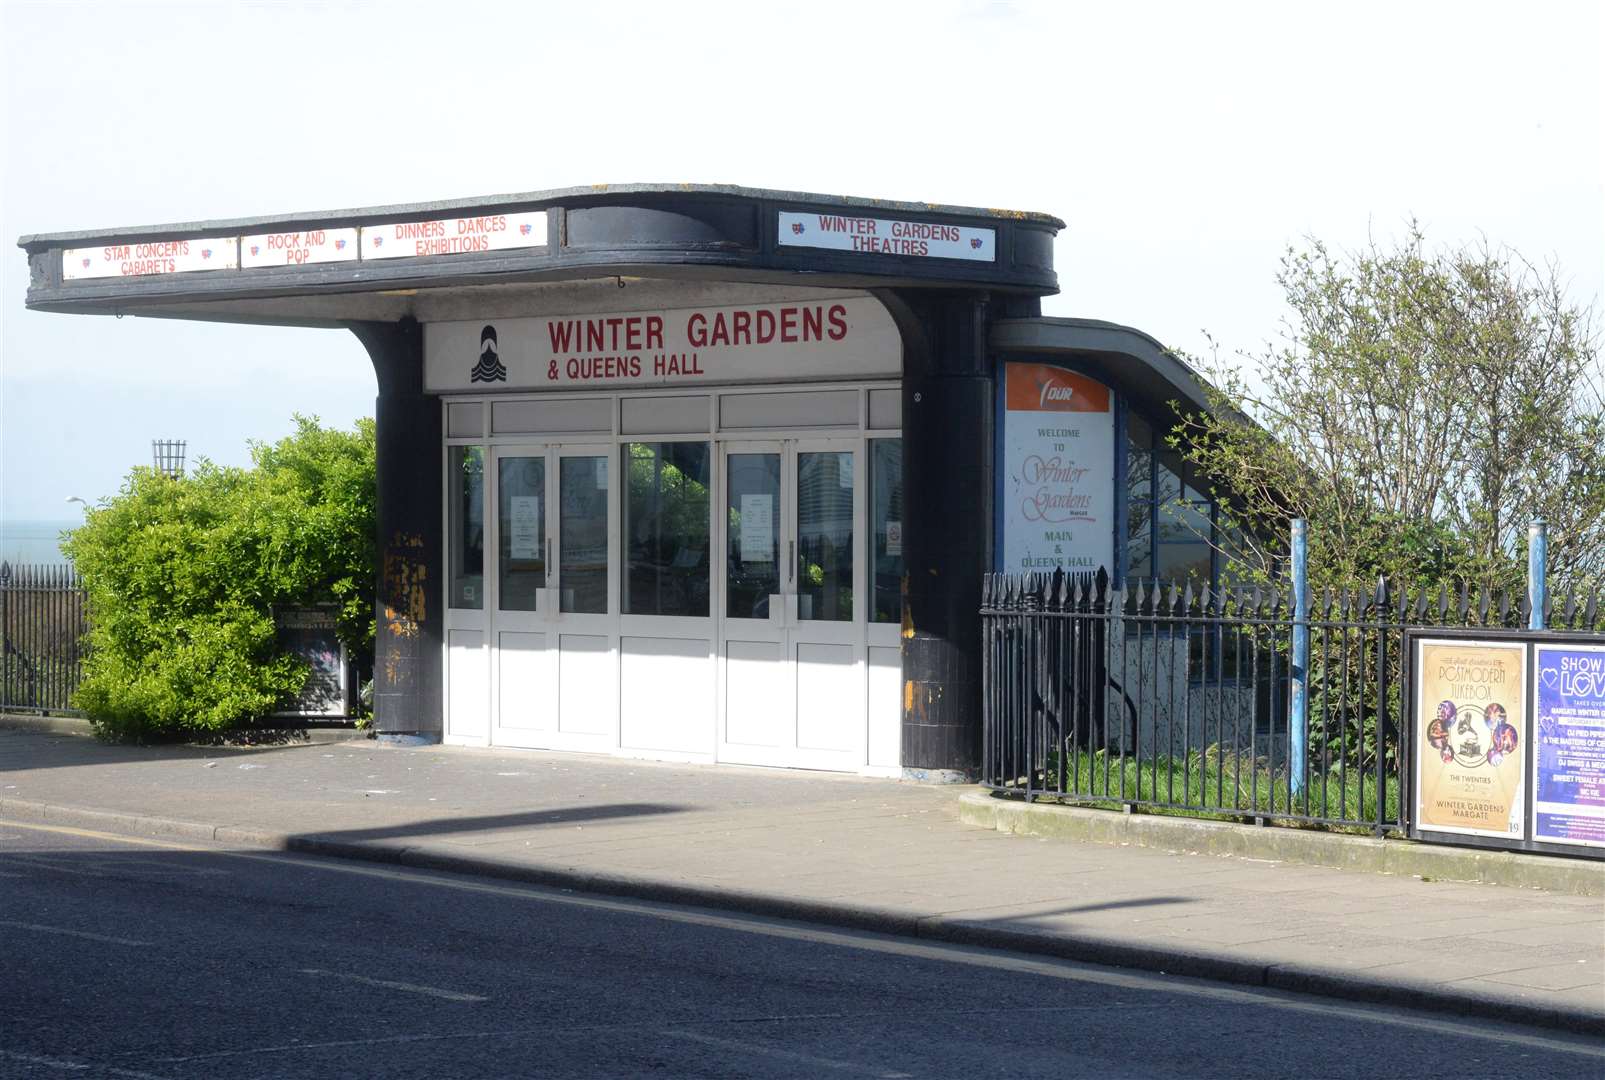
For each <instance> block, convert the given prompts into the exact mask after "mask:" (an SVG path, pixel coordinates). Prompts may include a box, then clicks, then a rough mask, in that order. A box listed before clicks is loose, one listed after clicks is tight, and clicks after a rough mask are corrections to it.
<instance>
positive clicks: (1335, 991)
mask: <svg viewBox="0 0 1605 1080" xmlns="http://www.w3.org/2000/svg"><path fill="white" fill-rule="evenodd" d="M966 790H967V789H966ZM960 793H961V789H955V788H951V787H933V786H922V785H916V784H907V783H899V782H894V781H884V780H869V779H863V778H857V777H844V776H834V775H829V774H821V773H806V772H795V771H787V770H765V769H746V768H738V767H733V766H684V765H666V764H658V763H652V762H637V761H630V760H621V759H617V758H610V757H600V756H586V755H573V754H556V753H545V752H537V751H503V750H465V749H456V748H449V747H418V748H405V749H404V748H394V747H386V746H381V745H379V744H377V743H374V742H346V743H339V744H334V745H311V746H306V745H299V746H284V747H252V748H240V749H236V748H199V747H186V746H164V747H129V746H107V745H103V744H100V743H96V742H94V741H93V740H91V739H87V738H84V737H81V736H73V735H66V734H61V733H58V732H50V731H38V730H19V729H14V728H5V727H0V817H9V818H13V819H21V818H32V819H35V820H47V821H56V822H61V823H69V824H77V825H81V826H86V827H101V828H104V829H106V830H107V831H131V832H142V833H146V834H167V835H173V836H186V837H190V838H209V839H215V840H221V841H223V842H225V843H240V844H242V845H249V846H265V847H275V848H284V849H289V850H299V851H320V852H324V853H327V854H333V855H341V856H345V857H354V858H366V859H378V860H383V861H392V862H400V863H406V864H410V865H416V866H430V867H435V868H440V869H450V870H458V871H464V872H476V873H487V874H493V875H497V876H502V877H508V878H516V879H521V880H528V881H535V882H541V883H545V884H556V885H563V886H567V887H573V888H581V889H592V890H597V891H606V892H616V893H621V894H626V895H632V896H644V897H649V898H653V899H660V900H669V901H676V902H684V903H695V904H701V905H706V906H716V907H725V908H732V909H739V910H746V911H751V912H754V913H758V914H765V915H773V916H781V917H797V918H807V919H813V920H819V921H827V922H832V923H836V924H841V925H851V926H858V927H865V928H870V929H877V930H883V931H887V932H893V933H904V934H914V935H918V936H922V937H927V938H933V939H940V940H946V941H959V942H968V943H973V944H978V945H986V946H991V947H1004V948H1012V949H1019V950H1024V951H1029V952H1036V953H1044V954H1049V955H1056V956H1063V957H1068V958H1073V959H1079V960H1089V961H1094V962H1104V963H1113V964H1117V965H1121V966H1129V967H1142V968H1148V969H1154V970H1161V971H1170V972H1173V973H1177V974H1192V975H1202V976H1205V977H1210V978H1217V979H1226V980H1230V981H1235V982H1242V983H1249V984H1253V985H1266V986H1275V987H1279V988H1283V989H1293V990H1305V991H1312V992H1316V993H1323V994H1329V995H1335V996H1340V997H1349V998H1357V999H1361V1000H1368V1001H1388V1002H1397V1003H1400V1004H1410V1005H1416V1006H1420V1007H1428V1008H1438V1009H1445V1010H1450V1011H1455V1012H1462V1013H1463V1012H1465V1011H1467V1010H1468V1009H1489V1008H1492V1009H1495V1010H1496V1011H1497V1012H1498V1014H1499V1015H1500V1016H1501V1017H1502V1018H1503V1019H1508V1020H1513V1021H1526V1022H1530V1023H1537V1024H1543V1025H1546V1026H1557V1027H1564V1028H1568V1029H1571V1030H1579V1031H1589V1032H1593V1033H1596V1034H1605V900H1601V899H1600V898H1599V897H1598V896H1592V897H1590V896H1577V895H1569V894H1562V893H1556V892H1546V891H1541V890H1534V889H1516V888H1510V887H1505V886H1496V885H1475V884H1458V883H1451V882H1443V881H1422V880H1420V879H1418V878H1412V877H1404V876H1390V875H1383V874H1374V873H1362V872H1356V871H1352V870H1339V869H1330V868H1326V867H1320V866H1308V865H1296V864H1288V863H1277V862H1271V861H1263V860H1257V859H1245V858H1235V857H1223V856H1219V855H1194V854H1181V853H1177V852H1171V851H1165V850H1161V849H1158V848H1152V847H1136V846H1120V845H1115V844H1102V843H1088V842H1081V841H1075V840H1065V839H1044V838H1038V837H1031V836H1024V835H1013V834H1009V833H1004V832H998V831H986V830H981V829H977V828H975V827H973V826H969V825H965V824H963V823H962V822H961V821H960V820H959V806H958V800H959V796H960ZM1601 873H1602V874H1605V867H1602V868H1601Z"/></svg>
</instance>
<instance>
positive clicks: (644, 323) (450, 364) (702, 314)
mask: <svg viewBox="0 0 1605 1080" xmlns="http://www.w3.org/2000/svg"><path fill="white" fill-rule="evenodd" d="M902 370H903V341H902V337H901V336H900V335H899V333H898V331H897V326H896V324H895V323H893V322H892V318H891V316H890V315H888V314H887V312H886V309H885V308H883V307H882V306H881V304H880V302H879V301H878V300H874V299H872V298H870V297H867V296H848V297H843V298H841V299H828V298H827V299H819V300H795V301H786V302H784V303H760V304H749V305H745V306H740V307H717V308H677V309H669V310H659V311H626V312H618V313H604V314H588V315H558V316H550V317H546V318H535V319H497V320H495V321H493V322H481V321H479V320H475V321H473V322H442V323H429V324H428V325H426V326H425V327H424V385H425V388H426V389H428V390H430V391H449V390H492V389H494V390H501V389H507V390H563V389H568V388H571V387H591V388H594V387H614V386H665V385H692V384H708V385H713V384H727V383H743V382H764V381H774V380H781V379H848V378H852V379H860V378H871V377H890V378H895V377H897V376H898V375H900V374H901V373H902Z"/></svg>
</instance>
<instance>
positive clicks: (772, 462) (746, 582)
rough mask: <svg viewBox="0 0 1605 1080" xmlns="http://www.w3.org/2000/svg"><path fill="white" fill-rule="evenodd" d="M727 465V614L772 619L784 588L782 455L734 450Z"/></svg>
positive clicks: (735, 617)
mask: <svg viewBox="0 0 1605 1080" xmlns="http://www.w3.org/2000/svg"><path fill="white" fill-rule="evenodd" d="M725 468H726V472H727V474H728V475H727V476H726V483H725V486H726V487H727V488H728V489H729V500H728V501H727V503H726V505H725V521H726V528H727V530H728V532H727V534H726V543H725V551H726V552H727V565H726V567H725V574H726V581H725V594H726V596H727V600H726V602H725V614H726V615H728V616H729V617H730V618H732V619H767V618H768V617H769V597H770V596H772V595H774V594H776V593H778V592H780V455H779V454H731V455H730V456H729V457H728V458H727V459H726V462H725Z"/></svg>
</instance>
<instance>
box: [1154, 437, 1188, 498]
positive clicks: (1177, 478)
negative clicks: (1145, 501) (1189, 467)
mask: <svg viewBox="0 0 1605 1080" xmlns="http://www.w3.org/2000/svg"><path fill="white" fill-rule="evenodd" d="M1154 456H1155V457H1156V458H1158V460H1159V475H1158V481H1159V502H1160V503H1167V502H1175V501H1176V500H1177V499H1179V498H1181V488H1182V484H1181V468H1182V466H1181V455H1180V454H1178V453H1175V452H1174V451H1171V450H1160V451H1158V452H1157V453H1155V455H1154Z"/></svg>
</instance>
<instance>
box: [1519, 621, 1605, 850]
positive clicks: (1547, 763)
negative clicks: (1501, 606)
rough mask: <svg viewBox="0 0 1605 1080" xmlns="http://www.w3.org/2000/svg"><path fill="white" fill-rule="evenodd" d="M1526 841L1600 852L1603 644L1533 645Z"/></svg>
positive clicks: (1604, 829)
mask: <svg viewBox="0 0 1605 1080" xmlns="http://www.w3.org/2000/svg"><path fill="white" fill-rule="evenodd" d="M1533 667H1534V669H1535V670H1536V672H1537V676H1538V677H1537V682H1536V691H1535V693H1534V697H1535V698H1536V706H1537V707H1536V709H1535V710H1534V713H1535V716H1534V721H1535V723H1534V726H1535V728H1536V731H1535V732H1534V743H1533V750H1534V753H1533V800H1534V803H1535V805H1534V807H1533V839H1534V840H1545V841H1548V842H1549V843H1552V844H1578V845H1582V846H1587V847H1605V647H1601V646H1598V645H1539V646H1538V655H1537V659H1536V660H1534V662H1533Z"/></svg>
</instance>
